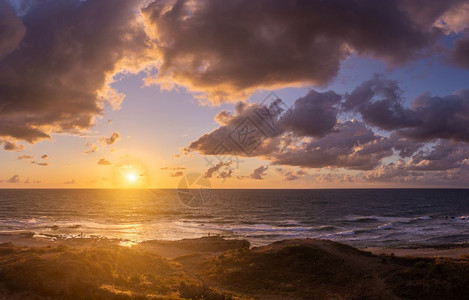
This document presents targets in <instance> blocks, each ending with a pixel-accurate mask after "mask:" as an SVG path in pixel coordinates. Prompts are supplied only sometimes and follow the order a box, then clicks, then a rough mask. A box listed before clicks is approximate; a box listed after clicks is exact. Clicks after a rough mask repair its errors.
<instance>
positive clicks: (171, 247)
mask: <svg viewBox="0 0 469 300" xmlns="http://www.w3.org/2000/svg"><path fill="white" fill-rule="evenodd" d="M30 239H31V238H30ZM42 242H44V243H45V241H42ZM32 244H34V246H29V247H28V246H25V245H18V243H15V242H13V243H4V244H1V245H0V281H1V293H0V296H1V297H0V298H1V299H464V298H467V297H468V295H469V277H468V276H467V274H469V256H463V257H460V258H458V259H454V258H443V257H439V258H427V257H398V256H395V255H386V254H383V255H375V254H372V253H370V252H365V251H360V250H358V249H355V248H353V247H349V246H346V245H343V244H339V243H335V242H331V241H327V240H285V241H280V242H276V243H273V244H270V245H268V246H263V247H257V248H249V243H248V242H246V241H230V240H224V239H222V238H219V237H210V238H208V237H207V238H201V239H194V240H182V241H175V242H159V241H151V242H146V243H142V244H140V245H136V246H133V247H131V248H129V247H122V246H118V241H116V240H96V239H73V240H64V241H56V242H54V244H53V245H50V244H49V245H43V244H40V243H39V244H40V245H38V241H34V242H33V243H32Z"/></svg>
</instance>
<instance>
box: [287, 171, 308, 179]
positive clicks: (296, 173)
mask: <svg viewBox="0 0 469 300" xmlns="http://www.w3.org/2000/svg"><path fill="white" fill-rule="evenodd" d="M306 174H308V172H306V171H304V170H298V171H292V170H288V171H287V172H286V173H285V174H284V175H283V179H282V180H283V181H293V180H297V179H299V178H300V177H301V176H304V175H306Z"/></svg>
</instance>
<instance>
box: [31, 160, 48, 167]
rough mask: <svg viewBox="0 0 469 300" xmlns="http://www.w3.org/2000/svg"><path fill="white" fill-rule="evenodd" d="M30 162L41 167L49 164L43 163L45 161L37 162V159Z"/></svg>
mask: <svg viewBox="0 0 469 300" xmlns="http://www.w3.org/2000/svg"><path fill="white" fill-rule="evenodd" d="M31 164H33V165H38V166H41V167H47V166H49V163H45V162H37V161H34V160H33V161H32V162H31Z"/></svg>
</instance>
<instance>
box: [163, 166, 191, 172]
mask: <svg viewBox="0 0 469 300" xmlns="http://www.w3.org/2000/svg"><path fill="white" fill-rule="evenodd" d="M186 169H187V168H186V167H163V168H161V170H174V171H177V170H186Z"/></svg>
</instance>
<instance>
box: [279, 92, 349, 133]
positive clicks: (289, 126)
mask: <svg viewBox="0 0 469 300" xmlns="http://www.w3.org/2000/svg"><path fill="white" fill-rule="evenodd" d="M341 99H342V97H341V96H340V95H339V94H336V93H335V92H333V91H329V92H325V93H318V92H316V91H314V90H311V91H309V92H308V94H307V95H306V96H304V97H301V98H299V99H297V100H296V101H295V105H294V107H293V109H292V112H291V113H290V114H288V115H287V116H286V117H284V118H282V119H281V121H280V122H281V123H280V126H281V127H283V128H284V129H285V130H290V131H293V132H295V133H296V134H298V135H303V136H316V137H321V136H324V135H326V134H327V133H329V132H330V131H331V130H332V129H333V128H334V126H335V125H336V123H337V112H338V108H337V105H338V104H339V103H340V101H341Z"/></svg>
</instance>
